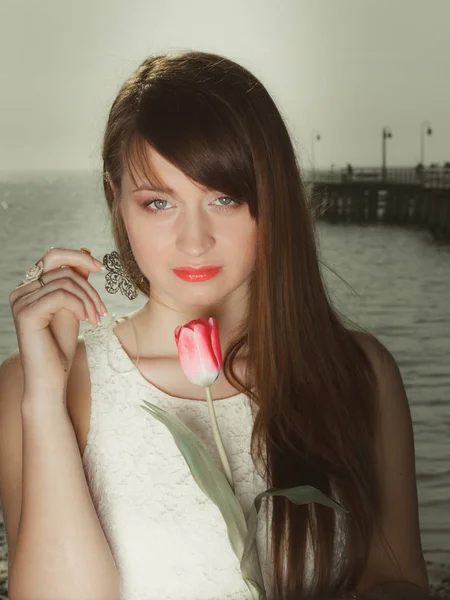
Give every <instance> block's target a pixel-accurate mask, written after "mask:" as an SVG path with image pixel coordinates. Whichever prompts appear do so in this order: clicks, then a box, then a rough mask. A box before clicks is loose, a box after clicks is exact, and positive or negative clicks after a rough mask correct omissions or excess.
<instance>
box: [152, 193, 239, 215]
mask: <svg viewBox="0 0 450 600" xmlns="http://www.w3.org/2000/svg"><path fill="white" fill-rule="evenodd" d="M222 198H227V199H229V200H232V201H233V202H234V205H231V206H217V205H215V206H216V208H218V209H219V210H223V211H229V210H234V209H236V208H237V207H238V206H240V205H241V204H242V203H241V202H238V201H237V200H233V198H230V197H229V196H220V197H219V198H216V200H221V199H222ZM153 202H168V200H163V199H161V198H154V199H153V200H148V201H146V202H143V203H142V206H143V207H144V208H145V209H146V210H147V211H148V212H152V213H164V212H167V210H165V209H158V208H152V207H151V206H150V204H153Z"/></svg>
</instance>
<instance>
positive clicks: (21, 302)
mask: <svg viewBox="0 0 450 600" xmlns="http://www.w3.org/2000/svg"><path fill="white" fill-rule="evenodd" d="M65 270H67V271H69V269H65ZM74 276H75V274H74V273H72V277H74ZM72 277H65V276H63V277H55V278H54V279H53V281H50V282H49V283H46V285H45V286H44V287H39V288H38V289H37V290H35V291H34V292H32V293H31V294H27V295H26V296H22V297H21V298H19V299H18V300H16V302H15V303H14V305H13V314H14V316H15V318H16V319H19V316H20V313H21V312H22V311H23V310H24V309H25V308H26V307H28V306H30V305H31V304H35V303H36V302H37V301H38V300H39V299H40V298H42V297H44V296H47V295H49V294H51V293H53V292H55V291H57V290H58V289H61V290H63V291H64V292H67V293H69V294H72V295H73V296H76V297H78V298H79V299H80V300H81V301H82V302H83V304H84V307H85V311H86V314H87V315H88V317H89V321H90V323H91V324H92V325H97V323H98V322H99V320H100V314H102V315H103V312H102V313H98V312H97V308H96V306H95V303H94V301H93V300H92V298H91V296H90V295H89V293H88V292H87V291H86V290H84V289H83V288H82V287H81V286H80V285H78V283H77V282H76V281H75V280H74V279H73V278H72ZM78 278H79V279H83V278H82V277H81V275H78ZM62 308H66V307H65V306H63V307H62Z"/></svg>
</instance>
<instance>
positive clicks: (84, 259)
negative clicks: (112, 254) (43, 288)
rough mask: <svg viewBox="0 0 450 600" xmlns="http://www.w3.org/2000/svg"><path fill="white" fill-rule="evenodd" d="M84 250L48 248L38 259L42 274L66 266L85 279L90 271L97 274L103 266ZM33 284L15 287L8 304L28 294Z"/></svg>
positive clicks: (21, 284) (28, 283)
mask: <svg viewBox="0 0 450 600" xmlns="http://www.w3.org/2000/svg"><path fill="white" fill-rule="evenodd" d="M84 250H86V249H83V251H81V250H72V249H65V248H50V250H48V251H47V252H46V254H44V256H43V257H42V258H41V259H40V260H42V263H43V265H44V273H47V272H51V271H52V270H56V269H58V268H61V267H62V266H66V265H67V266H71V267H72V268H73V269H74V270H75V271H77V272H79V273H80V275H82V276H83V277H84V278H85V279H87V278H88V276H89V273H90V272H91V271H95V272H98V271H99V270H101V268H102V267H103V264H102V263H101V262H100V261H97V260H96V259H95V258H93V257H92V256H91V255H90V254H88V253H86V252H85V251H84ZM38 262H39V261H38ZM33 283H34V282H33V281H31V282H27V283H25V284H23V283H22V282H21V283H20V284H19V285H18V286H17V287H15V288H14V289H13V290H12V292H11V293H10V296H9V300H10V304H12V303H13V302H14V301H15V300H16V298H18V297H20V296H22V295H23V292H24V291H25V292H26V293H28V289H29V287H28V286H30V285H32V284H33ZM37 285H40V284H39V282H37Z"/></svg>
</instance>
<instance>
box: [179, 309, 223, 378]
mask: <svg viewBox="0 0 450 600" xmlns="http://www.w3.org/2000/svg"><path fill="white" fill-rule="evenodd" d="M175 341H176V344H177V348H178V356H179V358H180V363H181V368H182V369H183V371H184V374H185V375H186V377H187V378H188V379H189V381H190V382H191V383H195V384H196V385H201V386H203V387H209V386H210V385H212V384H213V383H214V382H215V381H216V380H217V379H218V377H219V375H220V371H221V370H222V350H221V348H220V340H219V328H218V325H217V321H216V319H214V318H213V317H210V318H209V319H208V320H207V321H206V320H205V319H194V320H193V321H189V323H187V324H186V325H183V326H181V327H177V328H176V329H175Z"/></svg>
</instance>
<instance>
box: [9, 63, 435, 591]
mask: <svg viewBox="0 0 450 600" xmlns="http://www.w3.org/2000/svg"><path fill="white" fill-rule="evenodd" d="M103 174H104V191H105V196H106V201H107V204H108V208H109V210H110V214H111V219H112V231H113V234H114V239H115V243H116V247H117V251H118V256H116V255H115V254H114V253H111V254H109V255H107V256H106V257H105V258H104V261H103V262H104V263H105V264H106V265H107V267H108V269H109V271H110V272H109V273H108V274H107V288H108V284H109V288H108V289H110V291H117V289H119V288H120V289H121V291H122V292H123V293H127V295H129V297H133V296H134V290H136V289H138V290H140V291H141V292H142V293H143V294H144V295H146V296H147V297H148V302H147V303H146V304H145V305H144V306H143V308H142V309H140V310H139V311H137V312H135V313H133V314H130V315H128V316H127V318H125V319H124V320H122V321H121V322H113V323H112V327H110V325H111V323H110V322H109V323H101V324H100V326H99V327H95V328H93V329H90V330H88V331H86V332H85V334H84V336H79V337H78V339H77V332H78V327H79V321H80V320H83V319H84V318H86V317H87V318H88V319H89V320H90V322H91V323H92V324H96V322H97V320H96V319H97V316H98V315H101V314H102V313H103V310H104V305H102V304H101V298H100V297H99V296H98V294H97V292H96V291H95V290H94V288H93V287H92V286H90V284H89V283H88V282H87V277H88V274H89V272H90V271H92V270H95V269H97V268H98V267H95V266H94V262H93V259H92V258H91V257H90V256H89V254H87V253H86V252H78V251H75V250H69V249H61V248H53V249H51V250H50V251H48V252H47V253H46V254H45V255H44V256H43V257H42V260H41V262H40V263H38V267H41V268H40V269H39V268H38V267H36V268H35V270H34V271H33V272H32V273H31V277H28V279H29V280H30V279H31V281H26V283H25V284H23V285H20V286H18V287H17V288H15V290H13V291H12V293H11V299H10V301H11V306H12V311H13V315H14V319H15V324H16V328H17V333H18V340H19V353H18V354H17V355H16V356H15V357H12V358H11V359H10V360H8V361H6V363H5V364H4V366H3V367H2V373H1V378H0V392H1V396H2V405H3V409H2V410H3V417H4V418H3V422H2V433H4V434H5V436H6V437H5V440H8V441H4V442H3V444H2V462H1V465H2V466H1V469H2V473H1V477H0V479H1V480H2V487H1V494H2V497H1V499H2V504H3V506H4V515H5V522H6V530H7V536H8V546H9V549H10V594H11V589H13V593H12V594H11V599H12V600H14V593H15V595H16V597H21V598H22V597H25V596H27V594H28V597H32V594H33V593H34V594H35V595H34V596H33V597H34V598H37V597H46V596H45V592H46V590H47V591H48V590H49V589H51V590H52V593H53V595H52V597H56V596H57V595H58V593H59V594H60V595H64V597H73V598H75V597H77V598H79V597H81V596H83V594H84V596H83V597H92V598H94V597H95V598H105V597H118V595H119V591H118V590H119V587H120V597H121V598H126V600H134V599H136V600H137V599H139V600H140V599H142V598H144V597H145V598H148V599H149V600H150V599H153V598H155V599H156V598H158V599H163V598H167V599H175V598H177V599H178V598H186V599H187V598H189V599H191V598H192V599H194V598H195V599H199V598H225V597H227V598H236V599H237V598H249V592H248V589H247V587H246V585H245V584H244V582H243V580H242V578H241V576H240V570H239V564H237V562H238V561H237V560H236V557H235V556H234V554H233V553H232V551H231V548H230V544H229V540H228V539H227V534H226V529H225V526H224V522H223V520H222V517H221V516H220V514H219V513H218V511H217V510H216V507H215V506H214V505H212V503H210V502H209V501H208V500H207V498H205V496H204V495H203V494H202V493H201V492H200V490H199V489H198V487H197V485H196V484H195V482H194V481H193V479H192V476H191V475H190V473H189V470H188V468H187V466H186V464H185V462H184V459H183V458H182V457H181V456H180V454H179V452H178V451H177V448H176V446H175V444H174V441H173V439H172V438H171V436H170V434H169V432H168V431H167V430H166V429H165V427H164V426H163V425H162V424H161V423H159V422H156V421H155V420H154V419H153V418H152V417H151V416H149V415H148V414H142V413H143V411H142V410H141V408H140V407H139V404H140V403H141V402H140V401H142V400H143V399H147V400H148V399H150V400H151V401H152V402H153V403H155V404H158V405H159V406H162V407H164V408H165V409H166V410H168V411H169V412H172V413H173V414H175V415H176V416H177V417H178V418H180V419H181V420H183V421H184V422H185V423H186V424H188V426H189V427H190V428H191V429H192V430H193V431H194V432H195V433H196V434H197V435H198V436H199V437H200V438H201V439H202V440H203V441H204V443H205V444H206V445H207V446H208V448H209V449H210V451H211V452H214V442H213V438H212V433H211V431H210V428H209V422H208V418H207V413H206V410H207V408H206V403H205V402H204V392H203V389H201V388H200V387H198V386H195V385H193V384H190V383H189V382H188V381H187V380H186V378H185V377H184V376H183V373H182V371H181V368H180V364H179V360H178V356H177V348H176V344H175V339H174V329H175V328H176V327H177V326H179V325H183V324H185V323H187V322H188V321H189V320H191V319H196V318H199V317H205V318H209V317H215V318H216V320H217V322H218V325H219V332H220V340H221V345H222V352H223V354H224V376H222V377H221V378H220V379H219V380H218V382H217V384H215V385H214V386H213V388H212V392H213V398H214V400H216V401H217V402H216V404H215V406H216V412H217V418H218V422H219V426H220V428H221V432H222V436H223V439H224V443H225V446H226V448H227V452H228V455H229V457H230V463H231V466H232V469H233V475H234V477H235V481H236V493H237V494H238V496H239V498H240V500H241V502H242V504H243V506H244V507H245V510H248V508H249V507H250V505H251V503H252V501H253V498H254V496H255V495H256V494H257V493H259V492H260V491H263V490H264V489H267V488H269V487H277V488H288V487H293V486H298V485H311V486H314V487H316V488H318V489H320V490H322V491H323V492H324V493H325V494H326V495H327V496H329V497H334V498H335V499H339V502H340V503H341V504H342V505H343V506H344V507H345V509H346V510H347V511H348V512H347V513H345V518H344V517H343V516H342V514H343V513H339V514H338V513H335V512H334V511H333V510H331V509H330V508H329V507H326V506H323V505H319V504H315V503H311V504H308V505H302V506H297V505H294V504H293V503H290V502H289V501H287V500H286V499H285V498H284V497H273V498H271V499H270V501H268V504H267V510H261V512H260V520H259V529H258V552H259V556H260V562H261V565H262V567H263V572H264V578H265V585H266V591H267V597H268V598H300V597H301V598H306V597H311V598H319V597H320V598H323V597H325V596H328V597H329V596H333V595H334V596H339V595H340V596H345V595H349V594H355V593H361V598H364V597H367V598H369V597H371V596H369V595H365V593H368V592H376V591H377V592H379V593H380V594H381V593H382V592H383V594H384V595H380V597H386V598H400V596H399V595H398V594H400V592H403V593H407V594H408V595H407V596H401V597H408V598H414V597H417V598H421V597H426V596H424V594H425V591H421V588H424V589H426V588H427V586H428V580H427V574H426V569H425V565H424V560H423V555H422V549H421V544H420V533H419V523H418V509H417V491H416V481H415V468H414V446H413V435H412V424H411V417H410V413H409V407H408V401H407V398H406V395H405V391H404V388H403V384H402V380H401V377H400V373H399V370H398V367H397V364H396V362H395V360H394V358H393V357H392V355H391V354H390V352H389V351H388V350H387V349H386V348H385V347H384V346H383V345H382V344H381V343H380V342H379V341H377V340H376V338H374V337H373V336H372V335H370V334H368V333H365V332H363V331H358V330H355V329H352V328H350V321H349V320H348V319H345V318H344V317H343V316H342V315H339V314H338V311H337V310H336V308H334V307H333V305H332V303H331V301H330V298H329V295H328V292H327V290H326V288H325V285H324V281H323V278H322V273H321V271H320V267H319V259H318V254H317V248H316V238H315V231H314V222H313V217H312V215H311V213H310V210H309V207H308V203H307V197H306V193H305V188H304V184H303V181H302V178H301V175H300V171H299V166H298V164H297V162H296V158H295V154H294V150H293V146H292V142H291V140H290V137H289V134H288V132H287V129H286V126H285V124H284V122H283V119H282V117H281V115H280V113H279V111H278V109H277V107H276V106H275V104H274V102H273V100H272V99H271V97H270V95H269V94H268V92H267V90H266V89H265V88H264V86H263V85H262V84H261V82H260V81H259V80H258V79H256V78H255V77H254V76H253V75H252V74H251V73H250V72H249V71H247V70H246V69H245V68H243V67H242V66H239V65H237V64H236V63H235V62H233V61H231V60H227V59H225V58H223V57H220V56H217V55H214V54H208V53H203V52H186V53H180V54H176V55H171V56H170V55H159V56H151V57H150V58H148V59H147V60H145V61H144V62H143V63H142V64H141V65H140V67H139V68H138V69H137V70H136V72H135V73H133V74H132V75H131V76H130V77H129V79H128V80H127V81H126V82H125V83H124V84H123V86H122V88H121V90H120V91H119V94H118V96H117V98H116V99H115V101H114V103H113V105H112V108H111V111H110V115H109V119H108V123H107V126H106V132H105V136H104V145H103ZM62 265H64V266H66V267H67V268H66V269H63V270H61V269H60V268H59V267H61V266H62ZM205 266H208V267H211V266H212V267H218V269H216V271H215V272H214V276H213V277H209V278H204V279H199V278H198V275H197V276H196V275H195V273H196V272H197V271H196V269H197V268H198V267H205ZM179 267H184V268H186V267H190V268H191V271H193V272H194V275H192V274H191V275H190V276H189V275H187V276H186V274H185V272H184V275H183V273H182V272H181V271H177V268H179ZM174 269H175V270H174ZM210 275H211V272H210ZM96 311H97V312H96ZM22 371H23V376H22V375H21V373H22ZM43 373H45V377H43ZM14 382H16V383H14ZM17 382H20V383H17ZM12 397H14V398H15V401H13V400H12V399H11V398H12ZM17 407H19V408H17ZM56 407H57V408H56ZM14 411H15V412H14ZM44 421H45V427H44V424H43V423H44ZM22 427H23V435H24V450H23V452H24V455H23V464H24V470H23V482H24V483H23V495H22V496H21V495H20V490H21V489H22V488H21V486H22V484H21V482H22V472H21V470H20V468H19V464H18V463H19V460H18V459H17V460H16V466H15V467H10V466H9V465H8V464H7V461H6V458H5V457H6V454H7V453H8V456H11V455H14V456H15V457H17V456H19V457H20V459H22V454H21V448H20V447H19V442H18V441H17V436H18V435H19V429H21V428H22ZM12 432H15V434H13V433H12ZM13 435H14V438H13ZM12 448H13V450H12ZM85 450H86V452H85ZM81 457H82V460H80V459H81ZM4 481H5V483H3V482H4ZM43 482H44V483H43ZM44 484H46V485H44ZM20 498H22V514H21V516H20ZM19 518H20V531H19V533H18V534H17V530H18V525H19ZM265 533H267V534H268V537H267V540H266V538H265ZM288 534H289V536H288ZM43 535H45V536H46V539H49V540H51V541H52V542H53V544H48V545H45V546H44V548H42V544H41V543H40V541H41V539H42V538H41V536H43ZM11 552H12V554H13V559H11ZM30 556H31V558H32V560H30ZM49 561H52V564H53V565H55V567H54V569H53V570H52V571H51V572H48V570H47V571H45V573H46V574H45V577H42V572H41V570H44V566H45V565H47V564H49ZM79 571H82V572H83V574H84V575H83V578H80V577H79V576H78V573H79ZM401 581H403V583H401ZM386 582H396V583H390V584H389V585H387V586H386V585H381V584H385V583H386ZM37 590H38V591H39V593H40V594H41V595H40V596H39V593H38V594H36V591H37ZM389 590H391V592H389ZM389 593H391V594H392V593H394V594H395V595H389ZM70 594H73V595H72V596H70ZM77 594H78V595H77ZM386 594H387V595H386ZM414 594H416V596H415V595H414ZM421 594H422V595H421Z"/></svg>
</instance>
